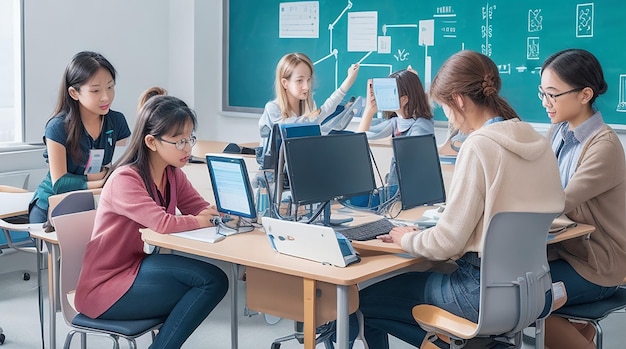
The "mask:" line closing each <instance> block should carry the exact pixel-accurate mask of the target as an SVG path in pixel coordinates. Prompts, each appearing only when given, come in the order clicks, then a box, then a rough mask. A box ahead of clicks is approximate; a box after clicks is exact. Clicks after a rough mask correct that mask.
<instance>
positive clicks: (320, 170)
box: [284, 133, 376, 204]
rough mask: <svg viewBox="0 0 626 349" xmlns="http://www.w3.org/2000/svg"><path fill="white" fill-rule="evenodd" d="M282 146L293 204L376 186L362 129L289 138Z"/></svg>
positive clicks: (354, 193)
mask: <svg viewBox="0 0 626 349" xmlns="http://www.w3.org/2000/svg"><path fill="white" fill-rule="evenodd" d="M284 147H285V154H286V159H287V172H288V173H289V180H290V184H291V196H292V199H293V201H294V202H295V203H297V204H312V203H326V202H328V201H331V200H333V199H342V198H346V197H351V196H354V195H359V194H365V193H369V192H371V191H372V190H374V188H375V186H376V182H375V180H374V171H373V170H372V163H371V161H370V152H369V145H368V142H367V136H366V135H365V133H345V134H336V135H327V136H312V137H300V138H289V139H285V140H284Z"/></svg>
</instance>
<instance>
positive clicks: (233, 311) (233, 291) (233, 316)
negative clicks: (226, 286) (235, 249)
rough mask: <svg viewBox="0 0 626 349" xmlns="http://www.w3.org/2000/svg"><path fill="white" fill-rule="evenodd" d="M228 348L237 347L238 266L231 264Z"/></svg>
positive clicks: (233, 348) (235, 348)
mask: <svg viewBox="0 0 626 349" xmlns="http://www.w3.org/2000/svg"><path fill="white" fill-rule="evenodd" d="M230 274H231V275H230V347H231V348H232V349H237V348H238V347H239V332H238V331H239V314H238V313H237V299H238V295H237V293H238V292H237V280H239V265H238V264H235V263H232V264H231V270H230Z"/></svg>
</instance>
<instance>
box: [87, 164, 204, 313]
mask: <svg viewBox="0 0 626 349" xmlns="http://www.w3.org/2000/svg"><path fill="white" fill-rule="evenodd" d="M166 175H167V180H168V182H169V185H170V201H169V205H168V207H167V209H163V207H161V206H159V205H158V204H157V202H155V201H154V200H153V199H152V198H151V197H150V195H149V194H148V192H147V191H146V188H145V185H144V183H143V181H142V179H141V177H140V176H139V173H138V172H137V171H136V170H135V169H134V168H133V167H130V166H124V167H121V168H119V169H118V170H116V171H115V173H113V174H112V175H111V177H110V178H109V179H108V180H107V182H106V184H105V186H104V188H103V190H102V193H101V195H100V200H99V201H98V209H97V213H96V221H95V225H94V230H93V233H92V237H91V241H90V242H89V244H88V245H87V249H86V251H85V256H84V258H83V266H82V270H81V274H80V278H79V280H78V286H77V289H76V299H75V303H76V308H77V310H78V311H79V312H81V313H83V314H85V315H87V316H89V317H92V318H96V317H98V316H100V315H102V314H103V313H104V312H105V311H106V310H108V309H109V308H110V307H111V306H112V305H113V304H114V303H115V302H116V301H117V300H119V299H120V298H121V297H122V295H124V293H126V291H127V290H128V289H129V288H130V286H131V285H132V284H133V282H134V280H135V277H136V276H137V272H138V271H139V265H140V264H141V262H142V260H143V259H144V257H145V256H146V255H145V254H144V252H143V240H141V233H140V232H139V229H140V228H144V227H147V228H150V229H152V230H154V231H157V232H160V233H163V234H169V233H175V232H180V231H184V230H192V229H197V228H199V224H198V222H197V220H196V219H195V217H194V216H195V215H196V214H198V213H199V212H200V211H202V210H203V209H205V208H207V206H208V205H209V204H208V203H207V202H206V201H205V200H204V199H203V198H202V197H201V196H200V194H198V192H197V191H196V190H195V189H194V188H193V186H192V185H191V183H190V182H189V180H188V179H187V177H186V176H185V174H184V173H183V172H182V171H181V170H180V169H179V168H175V167H167V168H166ZM152 190H153V192H154V193H155V195H154V197H157V195H156V186H154V185H153V188H152ZM176 208H178V209H179V210H180V212H181V213H182V214H181V215H176Z"/></svg>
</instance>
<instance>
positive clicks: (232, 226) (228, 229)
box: [218, 215, 254, 235]
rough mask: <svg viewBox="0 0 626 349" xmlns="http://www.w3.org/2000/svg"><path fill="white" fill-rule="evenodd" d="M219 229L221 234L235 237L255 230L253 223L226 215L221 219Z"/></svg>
mask: <svg viewBox="0 0 626 349" xmlns="http://www.w3.org/2000/svg"><path fill="white" fill-rule="evenodd" d="M218 224H219V227H218V228H220V229H221V231H220V233H221V234H223V235H233V234H238V233H247V232H249V231H253V230H254V226H253V225H252V223H251V222H250V221H248V220H246V219H244V218H241V217H239V216H231V215H225V216H222V217H220V220H219V223H218Z"/></svg>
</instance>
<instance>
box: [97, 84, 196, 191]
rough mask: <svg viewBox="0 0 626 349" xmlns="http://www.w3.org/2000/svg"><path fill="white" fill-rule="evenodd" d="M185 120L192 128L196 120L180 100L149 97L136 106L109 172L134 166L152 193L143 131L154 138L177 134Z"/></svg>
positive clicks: (148, 156) (194, 115) (185, 124)
mask: <svg viewBox="0 0 626 349" xmlns="http://www.w3.org/2000/svg"><path fill="white" fill-rule="evenodd" d="M189 122H191V123H192V124H193V130H194V131H195V130H196V127H197V124H198V120H197V118H196V114H195V113H194V111H193V110H191V108H189V107H188V106H187V104H186V103H185V102H183V101H182V100H180V99H178V98H176V97H173V96H163V95H157V96H153V97H150V98H149V99H148V100H147V101H146V103H145V104H144V105H143V106H142V107H141V109H139V115H138V116H137V122H136V124H135V128H134V130H133V133H132V135H131V136H130V140H129V144H128V147H127V148H126V151H125V152H124V154H123V155H122V157H121V158H120V160H119V161H118V162H117V163H116V164H115V166H114V168H113V169H111V171H109V173H112V172H113V171H114V169H115V168H117V167H120V166H123V165H131V166H134V167H135V168H137V171H138V172H139V175H140V176H141V178H142V179H143V182H144V184H145V186H146V190H148V193H150V196H153V195H152V190H151V188H152V184H151V183H152V178H151V177H150V152H151V150H150V149H149V148H148V146H147V145H146V143H145V137H146V136H147V135H153V136H154V137H155V138H160V137H162V136H166V135H171V136H178V135H180V134H182V133H183V132H184V131H185V126H187V125H188V123H189ZM152 198H153V199H154V197H152Z"/></svg>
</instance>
